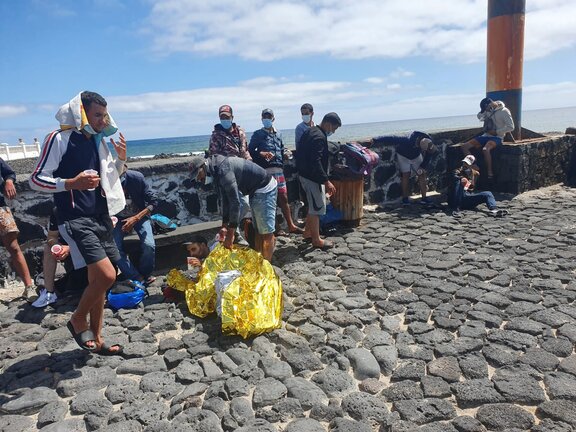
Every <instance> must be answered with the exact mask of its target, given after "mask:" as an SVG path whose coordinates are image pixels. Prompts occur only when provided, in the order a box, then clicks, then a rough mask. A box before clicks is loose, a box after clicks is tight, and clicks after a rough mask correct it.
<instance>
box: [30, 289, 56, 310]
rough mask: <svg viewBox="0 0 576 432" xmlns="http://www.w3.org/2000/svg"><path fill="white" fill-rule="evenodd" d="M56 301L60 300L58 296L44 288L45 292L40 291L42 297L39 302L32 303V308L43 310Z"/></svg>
mask: <svg viewBox="0 0 576 432" xmlns="http://www.w3.org/2000/svg"><path fill="white" fill-rule="evenodd" d="M56 300H58V296H57V295H56V293H53V292H50V291H47V290H46V288H44V289H43V290H41V291H40V296H39V297H38V300H36V301H35V302H34V303H32V306H34V307H37V308H43V307H46V306H48V305H49V304H52V303H54V302H55V301H56Z"/></svg>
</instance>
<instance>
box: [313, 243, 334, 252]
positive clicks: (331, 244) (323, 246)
mask: <svg viewBox="0 0 576 432" xmlns="http://www.w3.org/2000/svg"><path fill="white" fill-rule="evenodd" d="M333 247H334V243H333V242H331V241H329V240H324V244H323V245H322V246H314V249H320V250H323V251H326V250H328V249H332V248H333Z"/></svg>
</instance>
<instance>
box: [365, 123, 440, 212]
mask: <svg viewBox="0 0 576 432" xmlns="http://www.w3.org/2000/svg"><path fill="white" fill-rule="evenodd" d="M371 144H388V145H394V146H395V147H396V161H397V163H398V169H399V171H400V174H401V175H402V177H401V186H402V204H403V205H405V206H407V205H410V198H408V196H409V195H410V193H409V184H410V177H417V178H418V185H419V186H420V193H421V194H422V199H421V200H420V204H424V205H429V204H432V200H430V198H428V197H426V193H427V192H428V190H427V184H426V181H427V176H426V168H427V167H428V164H429V163H430V160H431V159H432V156H433V155H434V153H436V151H437V149H436V146H435V145H434V143H433V142H432V138H431V137H430V135H428V134H426V133H424V132H418V131H414V132H411V133H409V134H407V135H404V136H402V135H388V136H386V135H385V136H379V137H376V138H373V139H372V140H371Z"/></svg>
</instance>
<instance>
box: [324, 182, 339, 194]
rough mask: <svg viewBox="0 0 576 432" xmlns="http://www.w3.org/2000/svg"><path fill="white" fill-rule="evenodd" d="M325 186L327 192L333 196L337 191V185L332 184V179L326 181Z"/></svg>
mask: <svg viewBox="0 0 576 432" xmlns="http://www.w3.org/2000/svg"><path fill="white" fill-rule="evenodd" d="M324 188H325V189H326V194H327V195H328V196H329V197H331V196H332V195H334V194H335V193H336V187H335V186H334V185H333V184H332V182H331V181H330V180H326V181H325V182H324Z"/></svg>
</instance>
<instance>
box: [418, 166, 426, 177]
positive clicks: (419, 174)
mask: <svg viewBox="0 0 576 432" xmlns="http://www.w3.org/2000/svg"><path fill="white" fill-rule="evenodd" d="M422 174H426V170H425V169H424V168H418V169H417V170H416V175H417V176H418V177H420V176H421V175H422Z"/></svg>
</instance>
